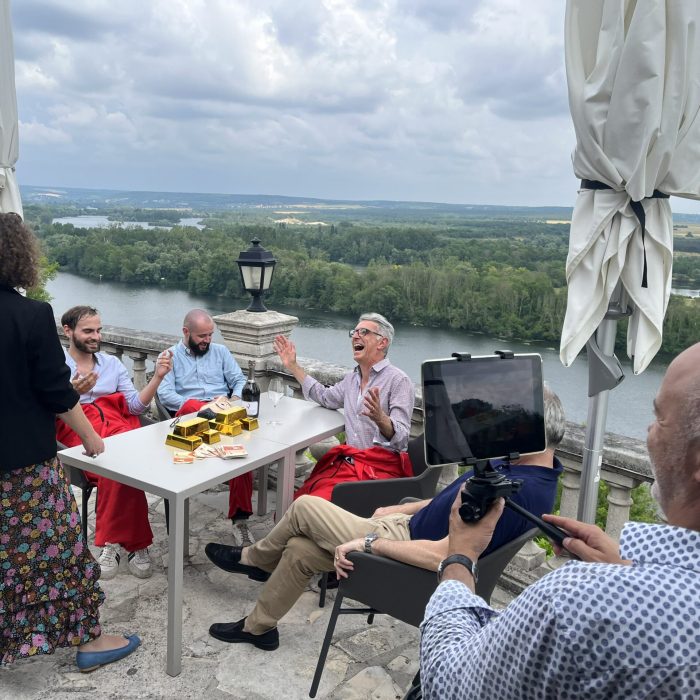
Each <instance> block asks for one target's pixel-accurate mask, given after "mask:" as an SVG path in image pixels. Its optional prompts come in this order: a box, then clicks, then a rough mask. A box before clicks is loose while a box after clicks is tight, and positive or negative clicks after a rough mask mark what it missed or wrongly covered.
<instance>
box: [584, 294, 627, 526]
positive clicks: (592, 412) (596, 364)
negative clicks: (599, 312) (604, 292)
mask: <svg viewBox="0 0 700 700" xmlns="http://www.w3.org/2000/svg"><path fill="white" fill-rule="evenodd" d="M629 314H630V310H629V309H628V308H627V303H626V295H624V293H623V291H622V288H621V285H618V287H617V289H616V290H615V291H614V292H613V294H612V297H611V299H610V304H609V306H608V311H607V313H606V314H605V317H604V319H603V320H602V321H601V323H600V325H599V326H598V330H597V331H596V332H595V334H594V336H592V337H591V339H590V340H589V341H588V344H587V346H586V352H587V354H588V397H589V399H588V421H587V423H586V440H585V443H584V446H583V454H582V460H581V491H580V496H579V502H578V519H579V520H581V521H583V522H586V523H595V518H596V511H597V509H598V485H599V483H600V466H601V464H602V462H603V440H604V438H605V423H606V421H607V418H608V398H609V396H610V390H611V389H614V388H615V387H616V386H617V385H618V384H619V383H620V382H621V381H622V380H623V379H624V378H625V375H624V372H623V371H622V367H621V366H620V362H619V360H618V359H617V357H616V356H615V335H616V333H617V322H618V319H620V318H623V317H624V316H628V315H629Z"/></svg>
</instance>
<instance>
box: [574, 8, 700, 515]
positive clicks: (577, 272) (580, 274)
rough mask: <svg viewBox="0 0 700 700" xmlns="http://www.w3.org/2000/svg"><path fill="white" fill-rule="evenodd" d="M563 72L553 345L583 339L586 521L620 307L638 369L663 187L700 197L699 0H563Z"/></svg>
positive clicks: (645, 344)
mask: <svg viewBox="0 0 700 700" xmlns="http://www.w3.org/2000/svg"><path fill="white" fill-rule="evenodd" d="M566 72H567V81H568V87H569V107H570V110H571V116H572V119H573V122H574V127H575V130H576V149H575V151H574V154H573V166H574V173H575V174H576V176H577V177H578V178H580V179H581V180H582V189H581V190H580V192H579V196H578V199H577V201H576V206H575V207H574V214H573V218H572V222H571V233H570V243H569V256H568V259H567V264H566V272H567V284H568V301H567V310H566V318H565V320H564V327H563V330H562V339H561V350H560V357H561V360H562V362H563V363H564V364H565V365H567V366H568V365H570V364H571V363H572V362H573V361H574V359H575V358H576V356H577V355H578V353H579V352H580V350H581V349H582V348H583V346H584V345H585V344H586V343H587V341H589V339H591V341H592V342H591V343H589V363H590V369H589V372H591V381H590V384H589V395H590V396H594V398H593V399H592V400H591V403H590V405H589V414H588V415H589V418H588V426H587V435H586V447H585V449H584V464H583V476H582V498H581V501H580V504H579V517H581V518H583V519H585V520H589V521H590V520H592V519H593V517H594V515H595V499H596V493H597V477H598V470H599V466H600V452H601V448H602V439H603V434H604V428H605V419H606V414H607V394H608V391H609V389H610V388H612V387H614V386H615V385H616V384H617V383H618V382H619V381H621V379H622V376H623V375H622V372H621V370H620V369H619V363H617V360H616V358H614V355H613V350H614V337H615V329H616V324H617V318H619V316H620V312H622V313H623V314H624V312H625V311H626V309H629V311H631V317H630V321H629V328H628V333H627V354H628V355H629V356H630V357H631V358H632V359H633V369H634V372H635V373H639V372H642V371H643V370H644V369H645V368H646V367H647V365H648V364H649V362H650V361H651V360H652V358H653V357H654V355H655V354H656V352H657V351H658V349H659V347H660V346H661V338H662V328H663V320H664V315H665V313H666V307H667V305H668V299H669V295H670V290H671V270H672V261H673V225H672V218H671V208H670V206H669V201H668V198H667V197H668V195H678V196H680V197H690V198H693V199H700V0H567V7H566ZM609 309H610V311H609ZM604 319H607V320H604ZM594 334H595V335H594ZM592 336H593V337H592ZM596 358H597V359H596ZM599 370H600V372H599ZM599 375H600V376H599ZM601 389H602V391H601Z"/></svg>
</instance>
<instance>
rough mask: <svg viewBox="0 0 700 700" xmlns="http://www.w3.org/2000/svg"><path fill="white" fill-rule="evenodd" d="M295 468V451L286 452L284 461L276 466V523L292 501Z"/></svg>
mask: <svg viewBox="0 0 700 700" xmlns="http://www.w3.org/2000/svg"><path fill="white" fill-rule="evenodd" d="M295 468H296V451H295V450H294V448H291V449H289V450H287V452H286V453H285V455H284V459H281V460H280V461H279V463H278V465H277V521H278V522H279V519H280V518H281V517H282V515H284V513H285V511H286V510H287V508H289V506H291V505H292V500H293V499H294V471H295Z"/></svg>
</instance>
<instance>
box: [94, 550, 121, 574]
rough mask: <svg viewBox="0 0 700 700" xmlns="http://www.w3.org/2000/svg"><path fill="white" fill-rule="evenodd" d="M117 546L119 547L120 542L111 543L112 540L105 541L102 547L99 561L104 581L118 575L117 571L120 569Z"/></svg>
mask: <svg viewBox="0 0 700 700" xmlns="http://www.w3.org/2000/svg"><path fill="white" fill-rule="evenodd" d="M117 547H119V545H118V544H111V543H110V542H105V546H104V547H102V552H101V554H100V557H99V559H98V560H97V561H98V563H99V565H100V569H101V570H102V575H101V576H100V578H101V579H102V580H103V581H109V579H111V578H114V577H115V576H116V575H117V571H119V552H118V551H117Z"/></svg>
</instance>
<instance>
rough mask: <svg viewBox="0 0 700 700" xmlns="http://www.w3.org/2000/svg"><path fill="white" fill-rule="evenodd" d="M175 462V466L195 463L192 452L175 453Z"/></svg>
mask: <svg viewBox="0 0 700 700" xmlns="http://www.w3.org/2000/svg"><path fill="white" fill-rule="evenodd" d="M173 462H174V463H175V464H192V463H193V462H194V455H193V454H192V453H191V452H180V451H178V450H176V451H175V452H173Z"/></svg>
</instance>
